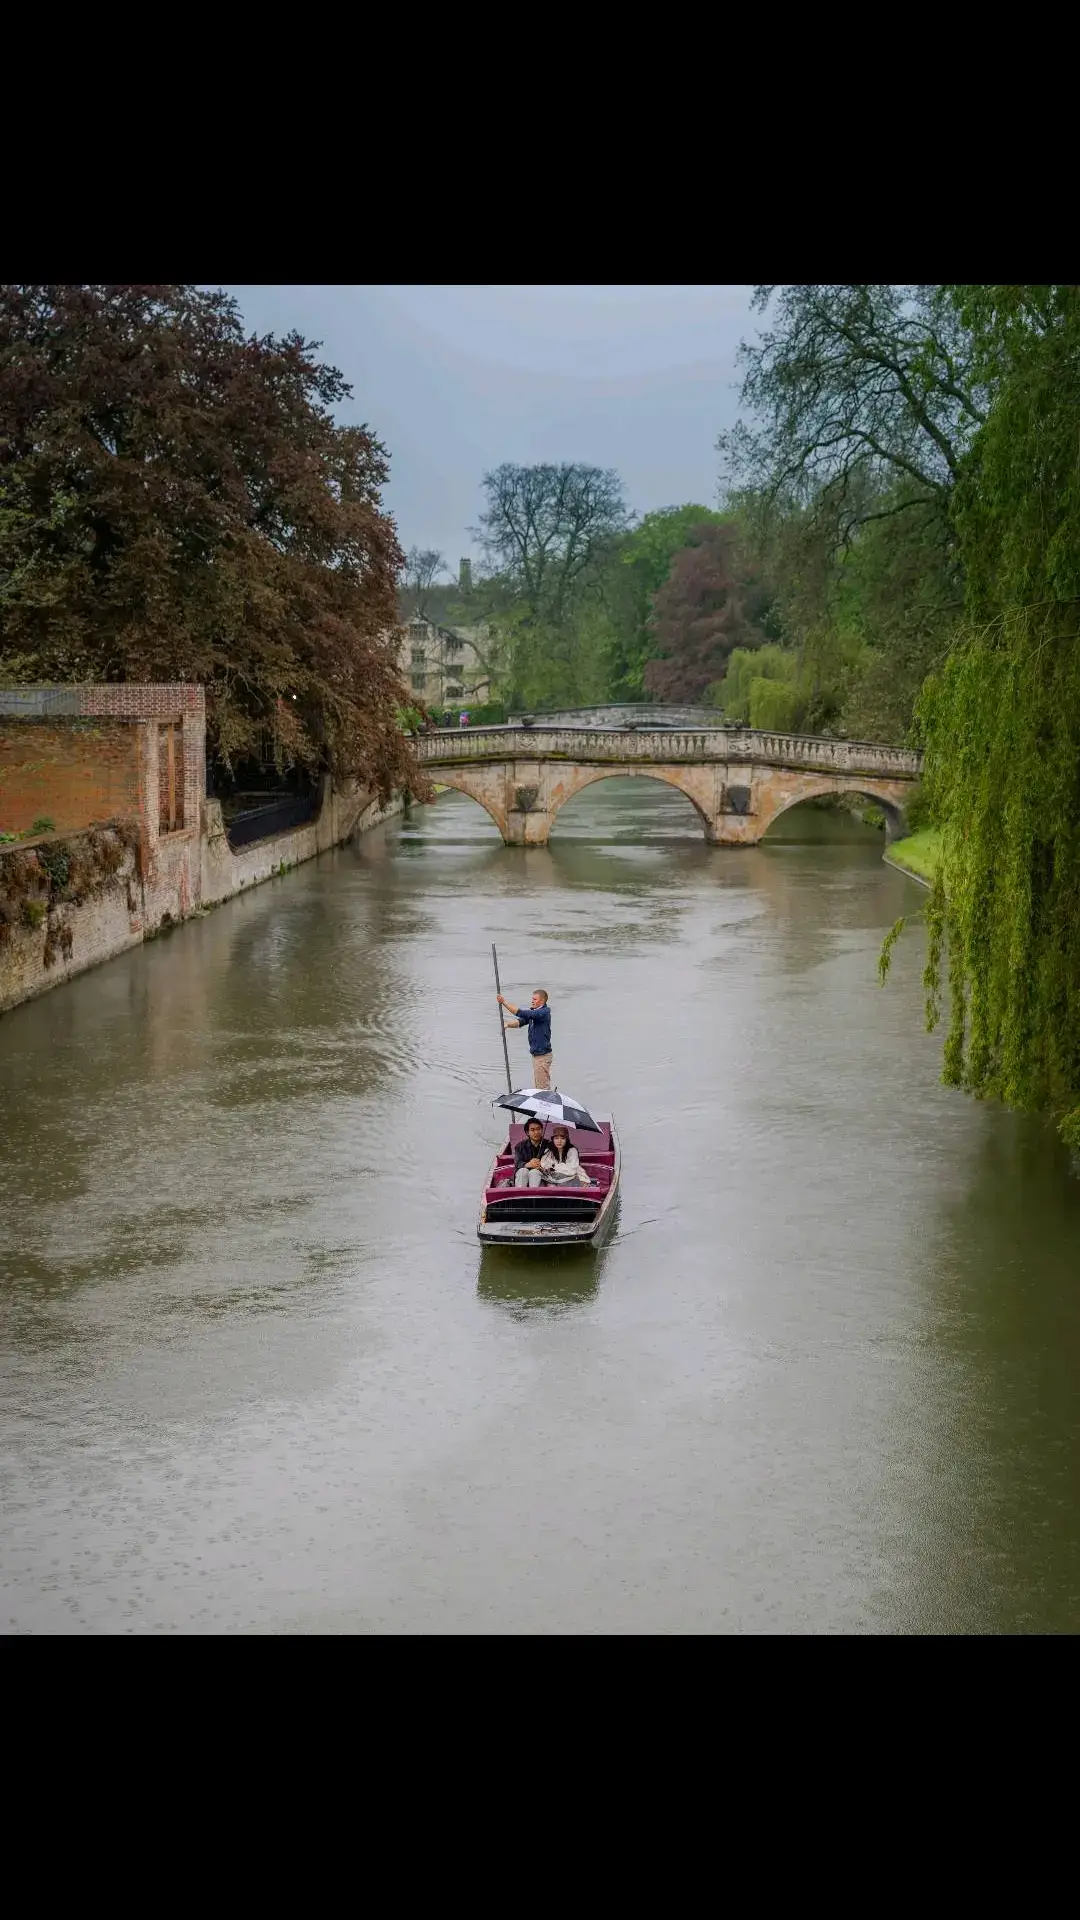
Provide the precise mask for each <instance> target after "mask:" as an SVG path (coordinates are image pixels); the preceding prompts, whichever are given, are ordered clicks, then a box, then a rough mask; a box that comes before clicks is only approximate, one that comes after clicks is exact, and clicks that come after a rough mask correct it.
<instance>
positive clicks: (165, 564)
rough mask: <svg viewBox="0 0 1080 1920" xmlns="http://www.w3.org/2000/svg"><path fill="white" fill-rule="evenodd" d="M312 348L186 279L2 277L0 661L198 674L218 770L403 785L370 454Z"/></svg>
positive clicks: (388, 583) (101, 676) (390, 535)
mask: <svg viewBox="0 0 1080 1920" xmlns="http://www.w3.org/2000/svg"><path fill="white" fill-rule="evenodd" d="M316 351H317V343H314V342H309V341H305V340H304V339H303V338H302V337H301V336H300V335H299V334H297V333H293V334H289V335H287V336H285V337H284V338H275V337H274V336H273V335H266V336H265V337H264V338H262V339H259V338H256V337H254V336H246V335H245V333H244V330H243V327H242V324H241V321H240V316H239V313H238V310H237V307H236V303H235V302H234V301H233V300H231V299H230V298H228V297H227V296H226V295H225V294H223V293H215V292H207V291H203V290H200V289H198V288H195V287H190V286H156V287H135V286H5V287H0V671H2V670H3V664H4V661H5V660H7V661H8V662H9V663H11V664H12V665H14V664H15V663H16V662H17V665H18V675H19V677H20V678H34V679H36V680H43V681H70V680H144V681H146V680H150V681H153V680H157V681H163V680H165V681H168V680H194V681H199V682H201V683H202V685H203V686H204V687H205V689H206V696H207V713H208V724H209V731H210V740H211V746H212V748H213V750H214V751H215V752H216V754H217V755H218V757H219V758H220V759H221V760H223V761H224V762H225V764H226V765H229V764H232V763H235V762H236V761H238V760H241V759H243V758H244V757H245V756H246V755H248V754H249V753H251V752H253V751H254V750H255V749H256V747H257V744H258V743H259V741H260V740H265V739H266V737H267V736H268V735H269V736H271V737H272V738H274V739H275V740H276V742H277V743H278V748H279V750H280V752H281V754H282V756H283V757H284V758H285V759H286V760H287V761H290V762H292V763H293V764H298V765H301V766H304V767H306V768H308V769H310V770H311V771H312V772H314V771H317V770H319V769H322V768H329V769H332V770H334V771H336V772H338V773H339V774H344V775H355V776H358V777H360V778H362V779H363V780H364V781H365V782H367V783H368V784H370V785H372V786H374V787H376V788H377V789H378V790H379V792H380V793H381V794H382V795H383V796H386V795H388V794H389V793H390V791H391V790H393V789H394V788H395V787H400V786H403V785H407V786H410V787H411V788H412V789H413V791H414V792H418V793H419V792H422V791H423V790H424V788H425V782H424V779H423V776H422V775H421V774H420V773H419V771H418V769H417V768H416V767H415V764H414V762H413V759H412V755H411V752H410V749H409V746H408V743H407V741H406V739H405V737H404V736H403V734H402V731H401V728H400V726H399V725H398V722H397V712H398V709H399V707H400V705H401V704H402V702H403V699H404V690H403V688H402V685H401V681H400V679H399V675H398V669H397V664H396V653H397V634H396V627H397V621H398V610H397V604H396V585H397V579H398V575H399V572H400V569H401V566H402V563H403V557H402V554H401V550H400V548H399V545H398V540H397V532H396V529H395V526H394V523H393V521H392V520H391V519H390V518H389V516H388V515H387V514H386V513H385V512H384V511H383V508H382V504H381V490H382V488H383V486H384V485H385V482H386V479H387V474H388V463H387V457H386V453H385V450H384V449H383V447H382V446H381V445H380V443H379V441H378V440H377V439H376V438H375V437H374V435H373V434H372V433H371V432H370V431H369V429H368V428H367V427H366V426H343V425H340V424H339V423H338V422H337V421H336V420H335V419H334V417H333V413H332V411H331V409H332V408H333V407H334V406H335V405H336V404H337V403H338V402H339V401H341V400H343V399H346V398H347V397H348V396H349V393H350V388H349V386H348V385H347V383H346V381H345V380H344V379H343V377H342V375H341V374H340V373H339V372H338V370H337V369H336V368H335V367H331V366H326V365H324V364H322V363H321V362H320V361H319V360H318V359H317V358H316V357H315V354H316ZM6 677H8V678H9V679H10V677H11V674H10V672H9V673H8V675H7V676H6Z"/></svg>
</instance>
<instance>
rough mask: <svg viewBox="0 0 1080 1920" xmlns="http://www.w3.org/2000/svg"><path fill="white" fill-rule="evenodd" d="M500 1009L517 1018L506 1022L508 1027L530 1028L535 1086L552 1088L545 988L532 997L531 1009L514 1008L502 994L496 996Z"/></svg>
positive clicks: (549, 1022)
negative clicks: (502, 1008)
mask: <svg viewBox="0 0 1080 1920" xmlns="http://www.w3.org/2000/svg"><path fill="white" fill-rule="evenodd" d="M495 998H496V1000H497V1001H498V1003H499V1005H500V1007H505V1008H506V1011H507V1013H512V1014H514V1015H515V1016H516V1018H515V1019H513V1020H505V1021H504V1022H503V1025H504V1026H507V1027H528V1029H529V1052H530V1053H531V1054H532V1064H533V1086H534V1087H543V1088H545V1089H546V1088H550V1086H551V1008H550V1007H549V1006H548V997H547V994H546V993H545V992H544V989H543V987H537V989H536V992H535V993H534V994H533V997H532V1005H531V1007H512V1006H511V1005H510V1002H509V1000H504V999H503V997H502V994H501V993H497V994H496V995H495Z"/></svg>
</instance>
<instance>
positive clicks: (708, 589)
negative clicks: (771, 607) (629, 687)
mask: <svg viewBox="0 0 1080 1920" xmlns="http://www.w3.org/2000/svg"><path fill="white" fill-rule="evenodd" d="M687 540H688V544H687V545H686V546H684V547H682V548H680V550H679V551H678V553H676V555H675V557H674V559H673V560H672V563H671V570H670V572H669V574H668V577H667V579H666V580H665V582H664V584H663V586H662V587H661V588H660V590H659V592H658V593H657V594H656V596H655V598H654V600H653V610H652V619H651V622H650V625H651V628H652V635H653V646H654V649H655V657H654V658H653V659H651V660H649V661H648V662H647V664H646V667H645V686H646V689H647V691H648V692H649V694H651V696H652V698H653V699H654V700H696V699H699V698H700V697H701V695H702V694H703V693H704V692H705V689H706V687H708V686H709V685H711V684H712V682H714V681H716V680H719V679H720V678H721V676H722V675H723V673H724V671H725V669H726V667H727V663H728V658H729V655H730V654H731V652H732V650H733V649H734V648H735V647H755V646H760V644H761V641H762V640H763V638H764V637H765V636H764V633H763V630H762V626H761V619H762V616H763V613H764V610H765V607H766V605H767V601H768V597H769V596H768V594H767V592H766V590H765V588H764V587H763V586H762V584H761V583H760V582H759V581H758V579H757V578H756V576H755V574H754V571H753V569H752V568H750V567H749V566H748V565H747V564H746V563H745V562H744V561H743V560H742V559H741V558H740V554H739V547H738V540H737V536H736V533H735V529H734V528H733V527H731V526H725V525H724V524H723V523H721V522H716V521H714V522H713V523H712V524H711V525H708V524H707V525H705V526H700V527H697V528H695V529H694V530H693V531H692V532H690V533H689V534H688V536H687Z"/></svg>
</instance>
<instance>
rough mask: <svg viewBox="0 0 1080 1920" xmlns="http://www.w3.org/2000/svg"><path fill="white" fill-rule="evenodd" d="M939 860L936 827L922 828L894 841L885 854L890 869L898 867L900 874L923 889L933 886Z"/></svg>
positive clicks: (938, 842) (938, 839)
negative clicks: (916, 882) (917, 882)
mask: <svg viewBox="0 0 1080 1920" xmlns="http://www.w3.org/2000/svg"><path fill="white" fill-rule="evenodd" d="M940 858H941V833H940V831H939V829H938V828H937V827H924V828H923V829H922V831H921V832H920V833H909V834H907V835H906V836H905V838H904V839H903V840H894V841H893V843H892V845H891V846H890V847H889V848H887V850H886V853H885V859H886V860H887V861H888V864H889V865H890V867H899V869H900V871H901V873H906V874H907V875H908V877H909V878H910V879H912V880H918V881H919V883H920V885H921V886H924V887H930V886H933V884H934V875H935V874H936V872H937V868H938V861H939V860H940Z"/></svg>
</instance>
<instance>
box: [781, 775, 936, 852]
mask: <svg viewBox="0 0 1080 1920" xmlns="http://www.w3.org/2000/svg"><path fill="white" fill-rule="evenodd" d="M840 793H852V794H855V795H857V796H858V798H859V799H860V800H868V801H869V802H870V803H871V804H872V805H873V806H875V807H880V808H881V811H882V813H883V814H884V815H885V823H886V829H887V834H888V838H889V839H890V840H895V839H898V838H899V836H900V835H901V834H903V833H904V832H905V831H906V823H905V819H904V810H903V807H902V806H900V804H899V803H898V801H897V800H896V799H895V798H894V796H893V794H892V793H891V792H888V791H887V790H885V789H884V788H883V786H882V784H881V783H880V782H879V781H876V780H873V779H865V780H861V779H858V778H857V777H853V778H851V779H847V780H837V779H836V777H835V776H834V777H833V778H832V779H831V780H830V779H824V780H815V779H813V778H812V777H811V776H806V783H805V785H803V784H802V783H801V782H800V785H799V789H798V791H797V792H787V793H784V794H782V795H780V796H779V797H778V799H777V802H776V804H775V806H774V807H773V808H772V810H771V811H770V812H769V814H768V817H767V818H766V819H765V821H764V824H763V826H762V828H761V835H762V838H763V839H764V837H765V835H766V834H767V833H768V831H769V829H770V827H772V826H774V825H775V823H776V822H777V820H779V818H780V816H781V814H784V813H790V812H791V809H792V807H799V806H801V805H802V803H803V801H804V800H819V799H822V798H823V797H824V796H825V795H827V794H829V795H836V794H840Z"/></svg>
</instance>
